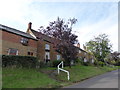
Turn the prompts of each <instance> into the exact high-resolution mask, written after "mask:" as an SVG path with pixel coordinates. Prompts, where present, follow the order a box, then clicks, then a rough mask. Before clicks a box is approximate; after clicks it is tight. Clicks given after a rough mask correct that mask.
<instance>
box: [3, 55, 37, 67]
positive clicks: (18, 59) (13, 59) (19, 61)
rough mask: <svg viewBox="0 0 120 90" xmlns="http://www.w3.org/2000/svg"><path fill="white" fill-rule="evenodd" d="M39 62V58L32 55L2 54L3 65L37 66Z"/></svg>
mask: <svg viewBox="0 0 120 90" xmlns="http://www.w3.org/2000/svg"><path fill="white" fill-rule="evenodd" d="M37 63H38V60H37V58H36V57H32V56H14V55H2V67H11V66H15V67H26V68H35V67H36V64H37Z"/></svg>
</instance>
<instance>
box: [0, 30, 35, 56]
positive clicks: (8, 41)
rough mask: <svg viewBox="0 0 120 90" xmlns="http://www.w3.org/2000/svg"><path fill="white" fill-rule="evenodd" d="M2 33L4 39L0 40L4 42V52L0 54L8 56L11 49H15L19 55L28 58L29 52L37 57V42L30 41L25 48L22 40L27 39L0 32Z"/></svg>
mask: <svg viewBox="0 0 120 90" xmlns="http://www.w3.org/2000/svg"><path fill="white" fill-rule="evenodd" d="M0 33H2V38H0V41H1V42H2V52H0V54H4V55H8V50H9V48H15V49H18V55H22V56H27V55H28V52H33V56H36V55H37V41H36V40H33V39H29V41H28V45H27V46H24V45H23V44H21V42H20V40H21V38H25V37H23V36H20V35H16V34H13V33H10V32H6V31H3V30H0Z"/></svg>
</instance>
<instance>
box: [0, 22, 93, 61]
mask: <svg viewBox="0 0 120 90" xmlns="http://www.w3.org/2000/svg"><path fill="white" fill-rule="evenodd" d="M0 33H2V38H0V42H2V43H1V44H2V51H1V52H0V54H1V55H21V56H35V57H38V59H39V60H42V61H45V62H48V61H51V60H63V58H62V56H61V55H60V54H59V53H58V52H57V51H56V50H55V48H54V44H53V42H52V41H53V38H51V37H49V36H46V35H44V34H42V33H40V32H38V31H35V30H33V29H32V23H31V22H30V23H29V24H28V28H27V32H22V31H20V30H17V29H14V28H10V27H8V26H5V25H1V24H0ZM0 48H1V47H0ZM76 48H77V49H78V58H80V59H81V60H84V59H85V60H87V61H91V60H92V58H93V57H92V55H90V54H89V53H88V52H86V51H85V50H83V49H81V48H80V44H79V43H78V44H77V47H76Z"/></svg>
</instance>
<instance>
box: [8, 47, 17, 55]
mask: <svg viewBox="0 0 120 90" xmlns="http://www.w3.org/2000/svg"><path fill="white" fill-rule="evenodd" d="M11 49H15V48H9V50H8V55H10V50H11ZM16 50H17V52H16V54H15V55H18V49H16Z"/></svg>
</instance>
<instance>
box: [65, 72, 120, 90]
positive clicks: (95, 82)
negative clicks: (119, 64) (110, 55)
mask: <svg viewBox="0 0 120 90" xmlns="http://www.w3.org/2000/svg"><path fill="white" fill-rule="evenodd" d="M119 79H120V78H119ZM64 88H118V70H115V71H112V72H108V73H105V74H102V75H99V76H96V77H93V78H90V79H87V80H85V81H82V82H80V83H76V84H74V85H71V86H67V87H64Z"/></svg>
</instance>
